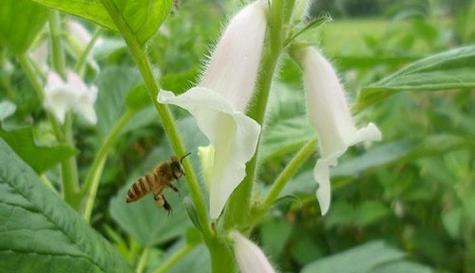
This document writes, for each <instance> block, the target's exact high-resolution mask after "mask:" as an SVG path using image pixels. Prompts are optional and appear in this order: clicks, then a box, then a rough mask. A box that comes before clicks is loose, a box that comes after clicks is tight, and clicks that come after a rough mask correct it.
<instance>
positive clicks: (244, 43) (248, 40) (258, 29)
mask: <svg viewBox="0 0 475 273" xmlns="http://www.w3.org/2000/svg"><path fill="white" fill-rule="evenodd" d="M266 8H267V2H266V1H265V0H258V1H254V2H252V3H251V4H249V5H247V6H245V7H244V8H243V9H241V10H240V11H239V12H238V13H237V14H236V15H234V16H233V18H232V19H231V20H230V22H229V24H228V26H227V27H226V29H225V30H224V32H223V34H222V35H221V38H220V40H219V42H218V44H217V45H216V47H215V49H214V52H213V54H212V55H211V59H210V61H209V63H208V65H207V67H206V70H205V71H204V73H203V78H202V80H201V82H200V84H198V86H201V87H205V88H209V89H212V90H214V91H216V92H218V93H220V94H221V96H223V97H225V98H226V99H227V100H228V101H229V102H230V103H231V104H232V105H233V107H234V109H235V110H238V111H241V112H245V109H246V107H247V104H248V102H249V100H250V98H251V97H252V94H253V92H254V84H255V82H256V78H257V71H258V69H259V63H260V61H261V55H262V48H263V45H264V38H265V33H266V26H267V22H266Z"/></svg>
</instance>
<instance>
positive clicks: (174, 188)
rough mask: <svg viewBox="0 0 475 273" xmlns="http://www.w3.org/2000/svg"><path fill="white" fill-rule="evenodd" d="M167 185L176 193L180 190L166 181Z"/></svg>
mask: <svg viewBox="0 0 475 273" xmlns="http://www.w3.org/2000/svg"><path fill="white" fill-rule="evenodd" d="M167 185H168V186H169V187H170V188H172V190H173V191H174V192H178V194H179V193H180V191H179V190H178V188H177V187H175V186H174V185H173V184H172V183H171V182H170V183H168V184H167Z"/></svg>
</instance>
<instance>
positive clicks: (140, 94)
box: [125, 84, 152, 111]
mask: <svg viewBox="0 0 475 273" xmlns="http://www.w3.org/2000/svg"><path fill="white" fill-rule="evenodd" d="M125 104H126V105H127V107H128V108H129V109H130V110H132V111H140V110H143V109H144V108H145V107H147V106H150V105H152V101H151V100H150V97H149V95H148V92H147V88H146V87H145V85H143V84H141V85H139V86H137V87H135V88H133V89H132V90H130V91H129V93H128V94H127V97H126V98H125Z"/></svg>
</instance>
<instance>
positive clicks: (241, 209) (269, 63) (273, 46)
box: [224, 0, 284, 230]
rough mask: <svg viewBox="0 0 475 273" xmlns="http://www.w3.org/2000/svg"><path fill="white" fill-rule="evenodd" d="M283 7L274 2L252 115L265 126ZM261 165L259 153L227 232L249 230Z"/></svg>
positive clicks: (233, 204)
mask: <svg viewBox="0 0 475 273" xmlns="http://www.w3.org/2000/svg"><path fill="white" fill-rule="evenodd" d="M283 7H284V5H283V3H282V0H274V1H272V5H271V6H270V10H269V14H268V22H269V23H268V25H269V41H268V43H267V44H268V49H267V50H266V51H265V53H264V57H263V60H262V64H261V69H260V71H261V73H260V74H259V78H258V79H257V83H256V92H255V93H256V95H255V97H254V99H253V103H252V104H251V105H252V107H251V109H250V110H249V113H248V114H249V116H250V117H251V118H253V119H254V120H255V121H257V122H258V123H259V124H261V125H262V124H263V123H264V118H265V112H266V108H267V101H268V98H269V93H270V89H271V86H272V80H273V77H274V72H275V70H276V67H277V64H278V61H279V56H280V54H281V52H282V41H283V27H282V26H283V23H282V22H283V21H282V19H283V12H284V9H283ZM258 147H259V146H258ZM257 161H258V149H257V150H256V153H255V154H254V156H253V158H252V159H251V160H250V161H249V162H248V163H247V165H246V177H245V178H244V180H243V181H242V182H241V184H240V185H239V187H238V188H237V189H236V191H235V192H234V193H233V194H232V196H231V199H230V202H229V206H228V210H227V212H226V215H225V224H224V228H225V229H232V228H236V227H237V228H238V229H241V230H242V229H245V228H246V227H247V226H248V224H246V222H247V220H248V219H249V213H250V203H251V195H252V188H253V184H254V181H255V180H256V175H257V172H256V168H257Z"/></svg>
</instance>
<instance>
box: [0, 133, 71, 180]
mask: <svg viewBox="0 0 475 273" xmlns="http://www.w3.org/2000/svg"><path fill="white" fill-rule="evenodd" d="M0 138H2V139H3V140H4V141H5V142H6V143H8V145H10V147H11V148H12V149H13V150H14V151H15V152H16V153H17V154H18V156H20V157H21V158H22V159H23V160H24V161H25V162H26V163H28V164H29V165H30V166H31V167H32V168H33V169H34V170H35V171H36V172H37V173H43V172H44V171H46V170H48V169H49V168H51V167H54V166H55V165H56V164H58V163H59V162H60V161H62V160H64V159H67V158H69V157H71V156H73V155H75V154H76V152H77V151H76V149H74V148H72V147H70V146H66V145H55V146H50V147H47V146H38V145H36V143H35V140H34V139H33V128H32V127H25V128H21V129H15V130H11V131H6V130H3V129H1V128H0ZM38 155H41V157H40V158H39V157H38Z"/></svg>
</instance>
